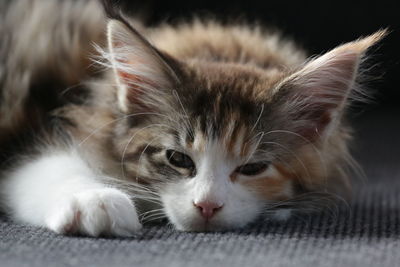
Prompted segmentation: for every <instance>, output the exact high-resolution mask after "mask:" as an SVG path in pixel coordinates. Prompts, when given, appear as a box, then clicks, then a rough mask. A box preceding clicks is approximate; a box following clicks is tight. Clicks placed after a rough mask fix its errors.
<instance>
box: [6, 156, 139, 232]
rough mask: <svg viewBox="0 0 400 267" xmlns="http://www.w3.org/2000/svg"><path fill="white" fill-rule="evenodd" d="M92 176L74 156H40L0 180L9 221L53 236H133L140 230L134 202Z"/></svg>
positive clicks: (77, 157)
mask: <svg viewBox="0 0 400 267" xmlns="http://www.w3.org/2000/svg"><path fill="white" fill-rule="evenodd" d="M96 177H97V175H96V172H95V171H93V170H92V169H91V168H90V167H89V166H88V164H87V163H86V162H85V161H84V160H83V159H82V158H81V157H80V156H79V154H78V153H76V152H70V151H61V152H52V153H43V155H41V156H40V157H38V158H36V159H34V160H32V161H29V162H27V163H25V164H23V165H21V166H20V167H19V168H17V169H15V170H14V171H11V172H9V173H8V175H6V177H4V179H3V180H2V182H1V184H0V190H1V197H2V200H3V204H4V206H5V207H6V209H7V211H8V213H10V215H11V217H12V218H13V219H15V220H17V221H20V222H23V223H28V224H32V225H37V226H42V227H46V228H48V229H51V230H53V231H55V232H57V233H61V234H69V233H72V234H76V233H79V234H84V235H89V236H98V235H101V234H104V235H113V236H130V235H132V234H133V233H134V232H135V231H137V230H139V229H140V228H141V224H140V222H139V220H138V215H137V212H136V208H135V206H134V204H133V202H132V201H131V200H130V198H129V196H128V195H127V194H125V193H124V192H122V191H120V190H118V189H115V188H111V187H109V186H106V185H104V184H102V183H101V182H100V181H99V179H97V178H96Z"/></svg>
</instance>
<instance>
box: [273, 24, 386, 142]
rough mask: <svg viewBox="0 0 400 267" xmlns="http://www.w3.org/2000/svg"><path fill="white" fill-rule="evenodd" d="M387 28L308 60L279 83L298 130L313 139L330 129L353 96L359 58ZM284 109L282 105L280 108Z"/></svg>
mask: <svg viewBox="0 0 400 267" xmlns="http://www.w3.org/2000/svg"><path fill="white" fill-rule="evenodd" d="M385 34H386V31H385V30H382V31H378V32H376V33H375V34H373V35H370V36H368V37H366V38H363V39H359V40H356V41H354V42H350V43H346V44H344V45H341V46H339V47H337V48H335V49H333V50H331V51H329V52H327V53H326V54H324V55H322V56H320V57H317V58H315V59H313V60H311V61H309V62H308V63H306V64H305V65H304V66H303V67H302V68H301V69H299V70H298V71H296V72H294V73H293V74H291V75H289V76H288V77H286V78H285V79H284V80H283V81H281V82H280V83H279V85H278V86H277V90H278V92H277V95H281V96H283V97H281V99H284V102H285V103H282V102H281V104H280V105H281V107H284V108H283V109H285V110H283V111H281V112H284V113H285V114H288V115H290V116H291V117H292V118H293V120H294V121H295V125H297V126H296V128H297V129H296V130H295V131H297V133H299V134H301V135H302V136H304V137H306V138H308V139H309V140H313V139H314V138H315V137H316V136H323V135H326V134H328V135H329V132H330V129H332V127H334V126H335V124H336V123H338V121H339V120H340V117H341V116H340V115H341V113H342V111H343V110H344V108H345V106H346V103H347V102H348V99H349V98H354V97H355V95H356V94H354V93H357V92H352V91H356V90H358V89H357V86H356V84H355V83H356V78H357V75H358V74H359V66H360V62H361V61H362V59H363V56H364V55H365V52H366V51H367V50H368V48H369V47H371V46H372V45H374V44H375V43H377V42H378V41H379V40H381V39H382V38H383V37H384V36H385ZM281 109H282V108H281Z"/></svg>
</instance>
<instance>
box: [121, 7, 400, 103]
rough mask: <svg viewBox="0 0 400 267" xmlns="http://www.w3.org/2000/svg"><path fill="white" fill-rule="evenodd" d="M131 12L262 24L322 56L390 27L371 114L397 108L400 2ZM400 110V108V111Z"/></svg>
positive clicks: (379, 50) (378, 54)
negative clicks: (203, 17) (379, 109)
mask: <svg viewBox="0 0 400 267" xmlns="http://www.w3.org/2000/svg"><path fill="white" fill-rule="evenodd" d="M116 2H117V3H118V4H122V5H123V6H124V10H125V12H131V13H136V14H138V15H140V16H142V17H143V16H144V18H145V20H146V21H147V23H148V24H152V25H154V24H157V23H159V22H163V21H167V22H171V23H176V22H179V20H181V19H185V18H191V17H193V16H194V15H199V16H212V17H214V18H217V19H219V20H222V21H236V20H239V21H249V22H259V23H261V24H262V25H265V26H266V27H272V28H274V29H279V30H280V31H281V32H283V34H284V35H285V36H289V37H290V38H293V39H294V40H296V42H297V43H298V44H300V46H301V47H303V48H304V49H305V50H306V51H308V52H309V53H310V55H315V54H320V53H322V52H324V51H327V50H328V49H331V48H333V47H335V46H336V45H338V44H341V43H343V42H347V41H351V40H354V39H357V38H358V37H360V36H365V35H368V34H371V33H373V32H375V31H377V30H379V29H381V28H388V29H389V30H390V34H389V35H388V36H387V37H386V39H385V40H383V42H382V43H381V44H379V45H378V46H377V47H375V48H374V49H372V55H373V58H372V61H371V64H374V65H375V68H374V69H373V71H372V73H371V74H372V76H376V77H378V76H382V74H383V78H380V79H377V80H375V81H373V82H370V83H369V87H371V88H372V91H374V96H375V102H376V103H375V104H373V105H372V106H371V105H369V107H366V109H371V108H378V107H379V108H381V107H389V106H390V107H393V108H396V107H397V106H398V105H397V101H398V98H399V97H400V88H397V87H398V84H400V56H399V53H398V50H399V49H400V36H399V33H400V32H399V31H400V12H399V5H400V4H399V3H397V4H396V2H395V1H388V0H381V1H376V0H375V1H362V2H361V1H360V2H357V1H349V0H348V1H291V2H290V1H279V0H274V1H266V0H264V1H262V0H261V1H260V0H259V1H256V0H244V1H243V0H241V1H239V0H230V1H228V0H214V1H204V0H203V1H201V0H200V1H199V0H196V1H178V0H176V1H154V0H148V1H145V2H140V3H138V1H129V0H120V1H116ZM399 110H400V108H399Z"/></svg>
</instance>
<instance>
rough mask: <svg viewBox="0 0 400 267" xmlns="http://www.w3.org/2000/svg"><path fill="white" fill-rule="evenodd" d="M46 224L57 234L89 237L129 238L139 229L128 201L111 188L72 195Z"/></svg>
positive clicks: (133, 207)
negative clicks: (110, 236)
mask: <svg viewBox="0 0 400 267" xmlns="http://www.w3.org/2000/svg"><path fill="white" fill-rule="evenodd" d="M46 225H47V227H48V228H49V229H51V230H53V231H55V232H57V233H60V234H76V233H79V234H84V235H89V236H99V235H112V236H132V235H133V234H134V233H135V232H136V231H138V230H140V229H141V227H142V225H141V224H140V222H139V219H138V215H137V212H136V208H135V206H134V204H133V203H132V201H131V200H130V199H129V197H128V196H127V195H126V194H125V193H123V192H121V191H119V190H117V189H113V188H104V189H92V190H86V191H83V192H79V193H77V194H75V195H73V196H72V197H71V198H70V199H67V200H64V202H63V203H61V205H59V206H58V207H56V208H55V210H53V211H52V212H51V213H50V214H49V216H47V219H46Z"/></svg>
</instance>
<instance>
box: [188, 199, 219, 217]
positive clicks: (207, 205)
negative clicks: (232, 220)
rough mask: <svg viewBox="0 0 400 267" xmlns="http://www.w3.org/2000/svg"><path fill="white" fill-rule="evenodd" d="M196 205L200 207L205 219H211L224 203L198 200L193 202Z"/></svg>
mask: <svg viewBox="0 0 400 267" xmlns="http://www.w3.org/2000/svg"><path fill="white" fill-rule="evenodd" d="M193 204H194V206H195V207H196V208H198V209H199V211H200V213H201V216H203V218H204V219H206V220H209V219H210V218H211V217H212V216H214V214H215V213H216V212H217V211H219V210H220V209H222V206H223V205H222V204H218V203H215V202H207V201H204V202H198V203H195V202H193Z"/></svg>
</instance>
